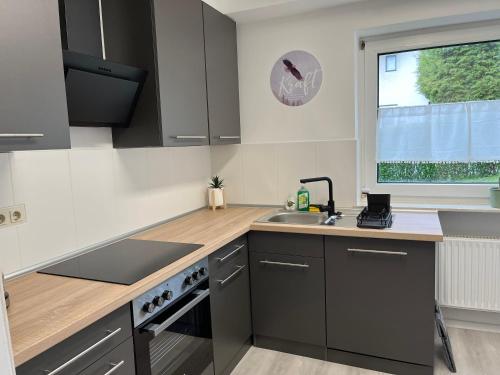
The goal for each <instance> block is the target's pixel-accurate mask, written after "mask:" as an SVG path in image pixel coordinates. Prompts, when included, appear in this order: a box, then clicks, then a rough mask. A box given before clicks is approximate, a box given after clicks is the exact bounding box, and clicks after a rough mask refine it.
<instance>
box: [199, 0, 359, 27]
mask: <svg viewBox="0 0 500 375" xmlns="http://www.w3.org/2000/svg"><path fill="white" fill-rule="evenodd" d="M204 1H205V2H206V3H207V4H209V5H211V6H213V7H214V8H215V9H217V10H219V11H220V12H222V13H225V14H227V15H229V16H231V17H232V18H233V19H235V20H236V21H237V22H251V21H258V20H262V19H268V18H274V17H282V16H288V15H293V14H299V13H304V12H308V11H312V10H315V9H321V8H328V7H333V6H336V5H341V4H347V3H354V2H358V1H363V0H204Z"/></svg>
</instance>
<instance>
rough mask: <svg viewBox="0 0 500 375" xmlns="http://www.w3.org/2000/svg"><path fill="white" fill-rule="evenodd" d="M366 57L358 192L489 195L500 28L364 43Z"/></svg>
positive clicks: (499, 149)
mask: <svg viewBox="0 0 500 375" xmlns="http://www.w3.org/2000/svg"><path fill="white" fill-rule="evenodd" d="M364 53H365V56H364V83H365V84H364V87H365V91H364V99H363V100H364V102H365V103H366V104H365V108H364V120H363V124H362V129H361V131H362V137H363V142H364V143H363V147H362V151H361V153H362V158H363V174H362V180H363V181H362V184H363V185H364V187H366V188H368V189H370V191H372V192H390V193H393V194H396V195H406V196H413V195H422V196H446V197H449V196H463V195H465V196H468V197H485V196H487V194H488V189H487V188H485V187H484V186H485V185H493V184H496V183H498V181H499V178H500V29H499V28H498V26H496V27H489V26H486V27H481V28H477V29H458V30H444V31H439V30H438V31H436V32H435V33H432V34H431V33H429V34H423V33H415V35H414V36H404V37H400V38H394V39H386V40H377V41H368V42H367V43H366V49H365V52H364ZM389 58H391V59H392V58H394V62H395V61H397V74H394V73H387V72H388V69H389V68H392V67H394V68H396V66H395V63H394V65H391V64H392V63H390V62H389ZM389 71H390V70H389ZM422 185H429V188H424V187H422ZM419 186H420V187H419ZM431 186H434V187H432V188H431ZM460 186H463V188H461V187H460ZM474 186H476V187H474ZM422 189H424V190H426V191H425V192H423V191H422ZM464 189H465V190H464Z"/></svg>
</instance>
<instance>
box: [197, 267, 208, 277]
mask: <svg viewBox="0 0 500 375" xmlns="http://www.w3.org/2000/svg"><path fill="white" fill-rule="evenodd" d="M198 272H199V273H200V275H201V276H205V275H206V274H207V269H206V268H205V267H201V268H200V269H199V270H198Z"/></svg>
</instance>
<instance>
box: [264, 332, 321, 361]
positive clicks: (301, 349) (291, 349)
mask: <svg viewBox="0 0 500 375" xmlns="http://www.w3.org/2000/svg"><path fill="white" fill-rule="evenodd" d="M254 345H255V346H256V347H258V348H264V349H270V350H275V351H278V352H284V353H289V354H295V355H301V356H303V357H309V358H315V359H322V360H325V359H326V346H318V345H312V344H304V343H300V342H295V341H289V340H282V339H277V338H274V337H267V336H260V335H255V336H254Z"/></svg>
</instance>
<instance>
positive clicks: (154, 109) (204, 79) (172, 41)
mask: <svg viewBox="0 0 500 375" xmlns="http://www.w3.org/2000/svg"><path fill="white" fill-rule="evenodd" d="M102 16H103V29H104V32H103V35H104V41H105V49H106V58H107V59H109V60H111V61H116V62H119V63H123V64H128V65H132V66H136V67H139V68H142V69H144V70H146V71H147V72H148V76H147V78H146V82H145V84H144V87H143V89H142V92H141V95H140V98H139V100H138V103H137V106H136V108H135V112H134V115H133V118H132V121H131V123H130V126H129V127H128V128H114V129H113V143H114V146H115V147H119V148H123V147H147V146H172V147H176V146H193V145H208V144H209V143H210V144H231V143H240V118H239V99H238V61H237V51H236V25H235V23H234V21H232V20H231V19H230V18H228V17H227V16H225V15H223V14H221V13H219V12H217V11H216V10H215V9H213V8H211V7H209V6H208V5H204V4H203V3H202V2H201V1H200V0H103V1H102ZM209 129H210V132H209Z"/></svg>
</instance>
